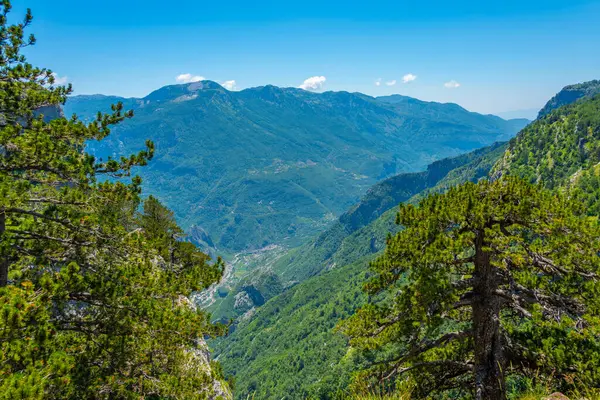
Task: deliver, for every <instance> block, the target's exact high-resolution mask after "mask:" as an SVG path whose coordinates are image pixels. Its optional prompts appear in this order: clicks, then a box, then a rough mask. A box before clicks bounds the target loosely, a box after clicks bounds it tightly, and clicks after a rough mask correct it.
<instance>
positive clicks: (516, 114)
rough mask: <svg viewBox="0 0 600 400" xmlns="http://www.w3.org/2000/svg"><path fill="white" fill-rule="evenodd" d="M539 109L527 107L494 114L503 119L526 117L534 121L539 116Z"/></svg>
mask: <svg viewBox="0 0 600 400" xmlns="http://www.w3.org/2000/svg"><path fill="white" fill-rule="evenodd" d="M539 111H540V109H539V108H527V109H523V110H513V111H504V112H499V113H495V114H494V115H497V116H499V117H500V118H503V119H515V118H525V119H528V120H531V121H533V120H534V119H536V118H537V115H538V113H539Z"/></svg>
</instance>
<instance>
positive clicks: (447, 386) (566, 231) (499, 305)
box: [341, 178, 600, 399]
mask: <svg viewBox="0 0 600 400" xmlns="http://www.w3.org/2000/svg"><path fill="white" fill-rule="evenodd" d="M585 211H586V210H585V209H584V207H582V205H581V204H580V203H577V202H574V201H572V200H570V199H569V198H568V197H567V196H566V195H564V194H556V193H552V192H549V191H547V190H545V189H542V188H541V187H540V186H535V185H532V184H529V183H526V182H524V181H521V180H519V179H515V178H505V179H500V180H497V181H495V182H488V181H481V182H480V183H477V184H474V183H467V184H464V185H461V186H458V187H455V188H452V189H450V190H449V191H448V192H447V193H445V194H437V195H432V196H430V197H428V198H426V199H424V200H422V201H421V202H420V204H419V205H418V207H415V206H413V205H402V206H401V207H400V212H399V214H398V217H397V222H398V223H399V224H401V225H403V226H404V228H405V229H404V230H403V231H401V232H400V233H398V234H397V235H396V236H395V237H393V238H389V239H388V245H387V249H386V251H385V254H384V255H382V256H381V257H380V258H379V259H378V260H376V261H375V262H374V263H373V264H372V265H371V271H372V277H371V279H370V281H368V282H367V283H366V285H365V290H366V291H367V293H368V294H369V295H370V296H372V297H371V301H370V302H369V303H368V304H366V305H365V306H364V307H362V308H361V309H360V310H359V311H358V312H357V313H356V314H355V315H354V316H353V317H351V318H350V319H348V320H346V321H345V322H344V323H343V324H342V326H341V328H342V330H343V331H344V332H345V333H346V334H347V335H349V336H350V337H351V343H352V345H354V346H357V347H359V348H362V349H364V350H365V351H366V353H365V354H367V355H368V356H369V357H370V359H371V361H372V363H373V365H372V367H371V369H369V370H368V371H366V372H364V373H363V374H361V376H360V377H359V379H363V380H365V379H366V380H368V379H371V380H379V381H380V384H381V382H383V383H386V384H388V385H392V386H393V384H392V383H390V382H394V383H396V384H409V383H411V384H416V387H417V389H416V394H417V395H420V396H428V395H431V394H433V393H436V392H444V391H448V390H450V391H453V393H454V394H455V395H458V394H459V393H463V394H468V395H472V396H474V398H476V399H505V398H506V396H507V388H506V382H507V380H508V379H509V378H510V379H511V381H514V380H515V379H517V380H518V379H519V378H522V377H530V378H532V377H538V378H540V379H541V378H547V379H552V382H553V384H555V385H556V387H557V388H559V389H564V390H567V389H568V388H569V385H570V384H572V383H573V381H574V380H577V381H578V382H579V383H583V384H587V385H589V387H596V386H598V384H599V382H600V367H599V366H600V339H599V336H598V335H599V331H598V328H599V327H600V325H599V322H600V321H599V319H598V315H599V311H600V296H599V291H600V284H599V282H598V277H599V275H598V274H599V273H600V259H599V257H598V238H599V236H600V235H599V230H598V227H597V223H596V222H595V220H592V219H590V218H588V217H586V216H585ZM574 378H575V379H574Z"/></svg>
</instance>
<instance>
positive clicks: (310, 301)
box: [212, 82, 600, 399]
mask: <svg viewBox="0 0 600 400" xmlns="http://www.w3.org/2000/svg"><path fill="white" fill-rule="evenodd" d="M578 87H579V89H580V90H579V91H578V92H579V95H576V96H571V94H568V95H567V94H565V93H563V92H560V93H558V94H557V96H555V98H554V99H553V100H550V102H549V103H548V104H547V105H546V106H545V107H544V110H545V111H544V113H540V115H541V116H540V117H539V118H538V120H536V121H535V122H533V123H532V124H530V125H529V126H527V127H526V128H524V129H523V130H522V131H521V132H520V133H519V134H518V135H517V136H516V137H515V138H513V139H511V140H510V141H509V142H506V143H496V144H494V145H492V146H489V147H486V148H482V149H480V150H477V151H474V152H471V153H468V154H465V155H462V156H459V157H454V158H450V159H446V160H441V161H438V162H436V163H433V164H431V165H430V166H429V167H428V168H427V169H426V170H425V171H423V172H420V173H419V172H418V173H405V174H400V175H397V176H394V177H391V178H388V179H386V180H383V181H382V182H380V183H378V184H376V185H374V186H373V187H372V188H371V189H370V190H369V191H368V192H367V194H366V195H365V196H364V197H363V199H362V200H361V201H360V202H359V203H357V204H356V205H354V206H353V207H351V208H350V209H349V210H348V211H347V212H346V213H344V214H343V215H342V216H341V217H340V218H339V219H338V221H337V222H336V223H335V224H332V225H331V227H330V228H329V229H328V230H326V231H324V232H323V233H321V234H320V235H318V236H315V237H314V238H313V239H312V240H310V241H308V242H307V243H305V244H304V245H303V246H300V247H299V248H296V249H293V250H290V251H289V252H287V253H285V254H282V255H280V256H279V257H278V259H277V260H276V261H275V262H270V263H269V267H268V268H269V270H270V272H271V274H273V275H275V276H277V277H278V279H280V281H281V282H280V283H279V285H277V287H285V286H286V282H287V283H289V281H288V280H290V279H292V280H297V281H296V282H294V283H292V284H291V285H289V287H288V288H287V289H285V290H283V291H282V292H281V293H280V294H278V295H276V296H273V297H272V298H271V299H269V300H268V301H265V302H264V303H263V304H261V305H257V304H250V305H249V306H250V307H251V308H249V309H247V310H242V311H245V313H244V314H243V316H241V317H239V318H238V321H237V323H236V324H235V325H234V326H233V328H234V329H232V332H231V333H230V335H229V336H227V337H225V338H221V339H219V340H217V341H214V342H213V343H212V346H213V348H214V350H215V353H216V355H217V356H218V359H219V360H220V362H221V364H222V365H223V367H224V370H225V371H226V373H227V374H230V375H232V376H234V377H235V378H236V381H237V382H238V386H237V387H236V396H237V398H240V399H243V398H246V396H247V395H250V394H252V395H254V396H255V397H256V398H264V399H280V398H286V399H303V398H322V399H330V398H337V397H339V396H340V394H343V393H344V390H345V388H347V385H348V383H349V382H350V378H351V375H352V373H353V372H354V371H356V370H358V369H360V368H361V365H363V363H365V361H366V360H364V359H363V358H362V356H361V355H359V354H356V353H355V352H353V350H352V349H351V348H348V345H347V342H346V339H345V338H344V337H343V336H341V335H340V334H338V333H336V332H335V327H336V325H337V323H338V321H340V320H342V319H344V318H347V317H348V316H350V315H351V314H352V313H353V312H354V310H356V308H357V307H358V306H360V305H361V304H363V303H364V301H365V297H366V296H365V295H364V293H363V292H362V284H363V283H364V282H365V280H366V275H367V274H368V268H367V266H368V264H369V262H370V261H371V260H372V259H373V258H374V257H375V256H376V255H377V254H378V253H379V252H380V251H382V250H383V248H384V247H385V240H386V237H387V235H388V234H390V233H392V234H393V233H394V232H397V231H398V229H399V227H398V226H397V225H396V224H395V216H396V205H397V203H399V202H412V203H416V202H418V201H419V200H420V199H421V198H423V197H424V196H426V195H427V194H429V193H431V192H440V191H444V190H446V189H447V188H449V187H451V186H454V185H456V184H460V183H463V182H466V181H477V180H478V179H481V178H486V177H487V178H492V179H494V178H496V177H498V176H500V175H503V174H508V175H517V176H520V177H522V178H525V179H527V180H530V181H532V182H543V184H544V185H545V186H547V187H560V188H566V187H569V188H571V189H572V190H574V193H576V194H577V195H578V196H581V200H582V202H584V203H585V204H586V206H587V207H588V209H589V210H590V214H591V215H597V213H598V210H599V209H600V200H599V199H600V196H599V195H598V193H600V167H599V165H600V88H597V86H596V85H595V82H589V83H586V84H580V85H578ZM571 88H572V87H567V88H565V89H564V90H565V91H567V92H571ZM568 96H571V97H568ZM556 98H563V99H564V98H570V103H565V104H559V102H556V101H555V99H556ZM548 177H554V179H548ZM255 264H257V265H260V264H261V263H260V262H255ZM257 275H260V273H257V272H255V273H254V274H253V276H257ZM270 281H271V282H272V281H273V279H270ZM265 286H268V285H264V284H263V285H262V286H261V285H258V286H257V287H252V289H254V290H258V291H260V290H261V289H263V288H264V287H265ZM248 287H249V285H247V284H246V285H245V286H244V285H239V286H238V287H237V288H235V290H238V291H240V292H239V293H242V292H243V291H244V290H247V289H248ZM268 293H269V292H267V294H268ZM238 296H240V295H239V294H238ZM248 297H250V296H248ZM254 297H256V296H254ZM250 298H251V297H250ZM247 307H248V306H247ZM216 310H217V311H218V312H225V313H226V315H227V317H232V316H235V315H236V314H235V312H233V313H231V311H229V314H227V312H226V311H228V310H230V309H227V308H226V307H223V306H221V307H220V308H216Z"/></svg>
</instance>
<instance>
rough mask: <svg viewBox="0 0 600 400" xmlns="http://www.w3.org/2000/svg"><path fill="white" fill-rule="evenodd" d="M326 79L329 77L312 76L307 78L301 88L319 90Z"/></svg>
mask: <svg viewBox="0 0 600 400" xmlns="http://www.w3.org/2000/svg"><path fill="white" fill-rule="evenodd" d="M326 80H327V78H325V77H324V76H311V77H310V78H308V79H306V80H305V81H304V82H303V83H302V85H300V86H299V88H300V89H304V90H319V89H321V88H322V87H323V85H324V84H325V81H326Z"/></svg>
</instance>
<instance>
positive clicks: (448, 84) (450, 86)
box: [444, 79, 460, 89]
mask: <svg viewBox="0 0 600 400" xmlns="http://www.w3.org/2000/svg"><path fill="white" fill-rule="evenodd" d="M444 86H445V87H446V88H448V89H456V88H457V87H459V86H460V83H458V82H456V81H455V80H454V79H453V80H451V81H450V82H446V83H444Z"/></svg>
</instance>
